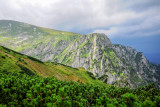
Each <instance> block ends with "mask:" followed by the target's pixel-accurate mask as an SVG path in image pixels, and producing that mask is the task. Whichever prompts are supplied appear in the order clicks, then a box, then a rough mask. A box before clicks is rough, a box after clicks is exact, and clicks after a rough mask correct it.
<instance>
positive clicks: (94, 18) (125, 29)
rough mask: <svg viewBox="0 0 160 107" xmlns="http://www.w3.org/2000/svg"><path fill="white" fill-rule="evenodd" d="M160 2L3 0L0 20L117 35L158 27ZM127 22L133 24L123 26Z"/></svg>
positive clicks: (0, 6)
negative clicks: (159, 5)
mask: <svg viewBox="0 0 160 107" xmlns="http://www.w3.org/2000/svg"><path fill="white" fill-rule="evenodd" d="M158 3H159V2H158ZM158 3H155V1H154V2H152V0H142V1H139V0H136V1H132V0H129V1H124V0H0V19H9V20H17V21H22V22H26V23H30V24H34V25H38V26H43V27H50V28H54V29H58V30H68V31H72V32H74V30H76V31H77V32H83V31H84V32H87V30H90V31H91V30H93V29H95V30H94V31H93V32H103V33H106V34H108V35H112V37H116V36H118V34H124V35H125V34H126V35H127V33H128V34H129V33H131V32H137V31H140V29H141V30H143V31H144V30H146V29H150V28H153V27H155V26H158V25H159V24H160V20H159V19H160V18H159V12H158V10H160V8H159V7H158V5H157V4H158ZM141 6H143V8H142V7H141ZM138 20H139V22H136V21H138ZM158 21H159V22H158ZM126 22H127V23H131V24H130V25H126V26H122V25H123V24H126ZM134 22H135V23H134ZM106 28H110V29H109V30H105V29H106ZM151 32H157V30H156V31H154V30H152V31H151ZM134 35H136V33H135V34H134ZM137 35H138V34H137ZM141 35H143V32H142V34H141ZM144 35H145V34H144Z"/></svg>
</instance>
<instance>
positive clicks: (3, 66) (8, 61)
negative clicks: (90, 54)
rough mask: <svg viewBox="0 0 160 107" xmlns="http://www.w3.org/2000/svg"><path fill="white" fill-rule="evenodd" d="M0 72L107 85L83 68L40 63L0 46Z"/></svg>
mask: <svg viewBox="0 0 160 107" xmlns="http://www.w3.org/2000/svg"><path fill="white" fill-rule="evenodd" d="M0 72H2V73H5V74H9V73H14V72H16V73H17V72H19V73H21V74H28V75H39V76H41V77H53V76H54V78H55V79H58V80H62V81H75V82H77V81H79V82H82V83H89V84H96V85H103V86H107V84H105V83H103V82H102V81H100V80H98V79H96V78H95V77H94V76H93V74H92V73H90V72H88V71H86V70H85V69H84V68H72V67H70V66H65V65H62V64H58V63H50V62H41V61H39V60H37V59H35V58H32V57H30V56H26V55H23V54H20V53H17V52H15V51H13V50H10V49H8V48H5V47H3V46H0Z"/></svg>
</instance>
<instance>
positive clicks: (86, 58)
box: [0, 21, 160, 88]
mask: <svg viewBox="0 0 160 107" xmlns="http://www.w3.org/2000/svg"><path fill="white" fill-rule="evenodd" d="M0 45H3V46H6V47H8V48H11V49H13V50H16V51H18V52H21V53H23V54H26V55H30V56H33V57H35V58H38V59H40V60H42V61H51V62H58V63H62V64H65V65H69V66H72V67H75V68H77V67H84V68H85V69H87V70H88V71H90V72H92V73H93V74H94V75H95V76H96V77H97V78H99V79H100V80H102V81H104V82H106V83H108V84H114V85H116V86H129V87H131V88H135V87H137V86H141V85H144V84H147V83H151V82H154V83H156V84H157V87H160V86H159V85H158V84H159V81H160V80H159V79H158V78H159V77H160V76H159V74H158V73H157V71H158V69H157V66H155V65H153V64H151V63H149V62H148V60H147V59H146V58H145V56H144V55H143V53H140V52H137V51H136V50H135V49H132V48H131V47H126V46H122V45H114V44H112V43H111V42H110V40H109V38H108V37H107V36H106V35H105V34H99V33H93V34H88V35H81V34H76V33H71V32H65V31H57V30H52V29H46V28H40V27H36V26H32V25H28V24H24V23H19V22H13V21H0Z"/></svg>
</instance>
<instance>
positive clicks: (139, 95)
mask: <svg viewBox="0 0 160 107" xmlns="http://www.w3.org/2000/svg"><path fill="white" fill-rule="evenodd" d="M0 80H1V81H0V106H16V107H17V106H26V107H28V106H29V107H30V106H34V107H37V106H47V107H54V106H58V107H59V106H60V107H90V106H93V107H94V106H96V107H99V106H101V107H106V106H108V107H114V106H115V107H116V106H120V107H125V106H129V107H130V106H131V107H132V106H135V107H140V106H144V107H150V106H155V107H158V106H160V90H159V89H155V88H154V87H155V86H154V84H152V85H148V86H146V87H141V88H138V89H136V90H132V89H129V88H116V87H114V86H111V87H108V88H106V87H102V86H95V85H91V84H82V83H77V82H62V81H59V80H56V79H54V78H42V77H39V76H28V75H26V74H19V73H15V74H13V73H12V74H10V73H9V74H5V73H0Z"/></svg>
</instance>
